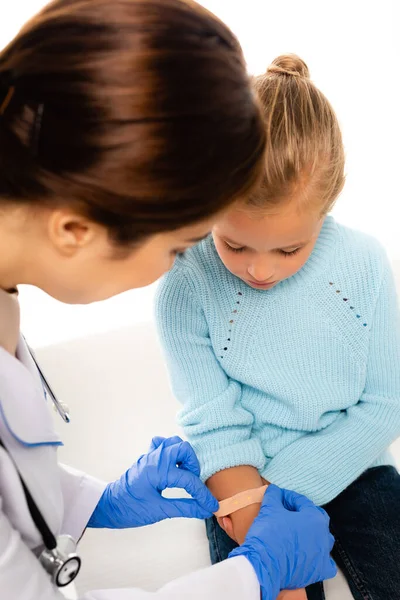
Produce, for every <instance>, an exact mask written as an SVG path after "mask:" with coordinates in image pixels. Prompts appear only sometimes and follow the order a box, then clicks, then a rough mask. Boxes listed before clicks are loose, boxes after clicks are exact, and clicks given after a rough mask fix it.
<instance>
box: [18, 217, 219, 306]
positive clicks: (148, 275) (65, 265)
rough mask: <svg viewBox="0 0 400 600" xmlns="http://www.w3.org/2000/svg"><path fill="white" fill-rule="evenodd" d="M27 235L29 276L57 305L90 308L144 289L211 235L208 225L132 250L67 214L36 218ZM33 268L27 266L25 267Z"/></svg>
mask: <svg viewBox="0 0 400 600" xmlns="http://www.w3.org/2000/svg"><path fill="white" fill-rule="evenodd" d="M33 218H34V219H35V220H34V221H33V220H31V221H29V228H28V227H27V228H26V231H25V236H24V239H25V251H24V256H25V255H29V254H30V255H31V256H27V257H26V258H24V261H25V264H24V267H25V268H24V269H22V273H23V274H24V277H23V278H22V280H21V278H20V280H19V281H15V282H14V283H15V285H18V284H20V283H27V284H31V285H35V286H36V287H39V288H41V289H42V290H44V291H45V292H47V293H48V294H50V295H51V296H53V297H54V298H56V299H57V300H60V301H61V302H66V303H69V304H88V303H90V302H97V301H100V300H104V299H106V298H110V297H111V296H115V295H117V294H120V293H121V292H125V291H127V290H130V289H133V288H140V287H145V286H147V285H149V284H151V283H153V282H154V281H156V280H157V279H158V278H159V277H161V275H163V274H164V273H165V272H166V271H168V270H169V269H171V267H172V266H173V264H174V260H175V257H176V255H177V254H180V253H183V252H185V250H187V249H188V248H190V247H191V246H193V245H194V244H196V243H197V242H199V241H200V240H201V239H203V238H204V237H205V236H206V235H208V233H209V232H210V231H211V228H212V225H213V223H214V221H215V217H214V218H213V219H212V220H209V221H203V222H201V223H198V224H195V225H191V226H189V227H184V228H182V229H178V230H176V231H172V232H166V233H160V234H156V235H152V236H150V237H148V238H146V239H145V240H144V241H142V242H140V243H138V245H137V246H135V247H133V248H126V247H119V246H116V245H115V244H113V243H112V242H111V241H110V239H109V236H108V234H107V231H106V229H105V228H104V227H102V226H100V225H97V224H94V223H92V222H90V221H87V220H86V219H85V218H84V217H81V216H80V215H77V214H74V213H71V212H69V211H68V210H57V211H51V212H50V211H49V212H48V213H47V214H45V215H42V216H39V217H38V216H36V217H33ZM26 263H28V264H26Z"/></svg>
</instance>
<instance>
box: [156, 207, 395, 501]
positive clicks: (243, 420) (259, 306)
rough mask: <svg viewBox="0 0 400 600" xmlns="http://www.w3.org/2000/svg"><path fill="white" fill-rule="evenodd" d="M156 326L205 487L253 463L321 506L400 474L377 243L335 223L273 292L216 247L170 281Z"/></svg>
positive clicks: (188, 260) (389, 328)
mask: <svg viewBox="0 0 400 600" xmlns="http://www.w3.org/2000/svg"><path fill="white" fill-rule="evenodd" d="M156 318H157V322H158V326H159V332H160V336H161V340H162V344H163V346H164V348H165V352H166V357H167V363H168V366H169V370H170V376H171V380H172V386H173V390H174V393H175V395H176V397H177V398H178V400H179V401H180V402H181V403H182V404H183V409H182V411H181V412H180V414H179V423H180V425H181V426H182V427H183V429H184V432H185V434H186V435H187V437H188V439H189V441H190V442H191V443H192V444H193V446H194V448H195V450H196V452H197V454H198V457H199V460H200V464H201V474H202V478H203V479H204V480H206V479H208V478H209V477H210V476H211V475H213V474H214V473H216V472H218V471H221V470H223V469H226V468H229V467H234V466H238V465H252V466H254V467H256V468H257V469H258V470H259V472H260V473H261V474H262V476H263V477H264V478H265V479H267V480H268V481H271V482H272V483H275V484H276V485H279V486H281V487H285V488H289V489H293V490H296V491H297V492H300V493H303V494H305V495H306V496H308V497H309V498H311V499H312V500H313V501H314V502H316V503H317V504H320V505H321V504H325V503H327V502H329V501H330V500H332V499H333V498H335V497H336V496H337V495H338V494H339V493H340V492H342V491H343V490H344V489H345V488H346V487H347V486H348V485H349V484H350V483H352V482H353V481H354V480H355V479H356V478H357V477H358V476H359V475H361V473H362V472H363V471H364V470H365V469H367V468H369V467H371V466H377V465H381V464H391V462H392V459H391V458H390V455H389V454H386V451H387V448H388V447H389V445H390V444H391V442H393V441H394V440H395V439H396V437H398V436H399V435H400V326H399V314H398V307H397V299H396V291H395V284H394V280H393V276H392V272H391V269H390V265H389V262H388V259H387V257H386V254H385V252H384V250H383V249H382V248H381V246H380V245H379V244H378V242H376V241H375V240H374V239H372V238H370V237H369V236H367V235H365V234H362V233H359V232H356V231H353V230H350V229H348V228H345V227H343V226H341V225H338V224H337V223H336V222H335V221H334V220H333V218H332V217H327V218H326V220H325V223H324V225H323V227H322V230H321V233H320V236H319V238H318V240H317V243H316V246H315V248H314V251H313V253H312V254H311V256H310V258H309V260H308V261H307V263H306V264H305V265H304V267H303V268H302V269H301V270H300V271H299V272H298V273H296V274H295V275H294V276H292V277H290V278H289V279H287V280H285V281H283V282H281V283H279V284H278V285H277V286H276V287H274V288H272V289H270V290H262V291H261V290H255V289H252V288H250V287H249V286H247V285H246V284H245V283H244V282H242V281H241V280H240V279H238V278H237V277H235V276H234V275H232V274H231V273H230V272H229V271H228V270H227V269H226V268H225V267H224V265H223V263H222V262H221V260H220V258H219V256H218V254H217V252H216V250H215V247H214V243H213V240H212V238H211V237H210V238H208V239H207V240H205V241H204V242H203V243H201V244H200V245H198V246H197V247H195V248H193V249H191V250H190V251H189V252H187V253H186V255H185V256H184V257H182V258H179V259H178V260H177V261H176V264H175V266H174V268H173V270H172V271H171V272H170V273H168V274H167V275H166V276H165V277H164V279H163V280H162V282H161V285H160V288H159V290H158V295H157V301H156Z"/></svg>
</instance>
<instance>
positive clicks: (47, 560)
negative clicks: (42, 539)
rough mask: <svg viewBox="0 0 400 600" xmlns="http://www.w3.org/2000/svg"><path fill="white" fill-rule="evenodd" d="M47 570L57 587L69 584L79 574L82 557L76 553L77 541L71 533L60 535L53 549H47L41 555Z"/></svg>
mask: <svg viewBox="0 0 400 600" xmlns="http://www.w3.org/2000/svg"><path fill="white" fill-rule="evenodd" d="M39 561H40V563H41V565H42V566H43V568H44V569H45V571H47V573H48V574H49V575H50V577H51V579H52V582H53V583H54V584H55V585H56V586H57V587H65V586H66V585H69V584H70V583H71V582H72V581H73V580H74V579H75V577H76V576H77V575H78V573H79V571H80V568H81V559H80V558H79V556H78V555H77V553H76V543H75V541H74V539H73V538H72V537H71V536H69V535H60V536H58V538H57V546H56V548H54V549H53V550H49V549H47V548H46V549H45V550H44V551H43V552H42V554H41V555H40V557H39Z"/></svg>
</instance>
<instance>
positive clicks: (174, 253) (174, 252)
mask: <svg viewBox="0 0 400 600" xmlns="http://www.w3.org/2000/svg"><path fill="white" fill-rule="evenodd" d="M185 252H186V250H172V252H171V254H172V256H176V257H181V256H185Z"/></svg>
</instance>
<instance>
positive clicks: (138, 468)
mask: <svg viewBox="0 0 400 600" xmlns="http://www.w3.org/2000/svg"><path fill="white" fill-rule="evenodd" d="M199 475H200V466H199V461H198V460H197V457H196V455H195V453H194V450H193V448H192V447H191V446H190V444H189V443H188V442H184V441H182V440H181V438H179V437H172V438H168V439H165V438H161V437H156V438H153V440H152V443H151V446H150V450H149V453H148V454H144V455H143V456H141V457H140V458H139V460H138V461H137V463H136V464H135V465H133V466H132V467H131V468H130V469H128V471H127V472H126V473H125V474H124V475H122V477H121V478H120V479H119V480H118V481H114V482H113V483H109V484H108V486H107V487H106V489H105V491H104V493H103V495H102V497H101V498H100V501H99V503H98V505H97V507H96V509H95V511H94V513H93V515H92V516H91V518H90V521H89V523H88V527H107V528H110V529H123V528H126V527H141V526H142V525H150V524H151V523H156V522H157V521H162V520H163V519H172V518H173V517H188V518H195V519H206V518H207V517H210V516H211V515H212V513H213V512H215V511H217V510H218V502H217V500H216V499H215V498H214V496H212V494H211V492H210V491H209V490H208V489H207V488H206V486H205V485H204V484H203V483H202V482H201V480H200V479H199ZM166 488H182V489H184V490H186V491H187V492H188V493H189V494H190V495H191V496H192V498H193V499H190V498H179V499H167V498H164V497H163V496H162V495H161V492H162V491H163V490H165V489H166Z"/></svg>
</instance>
